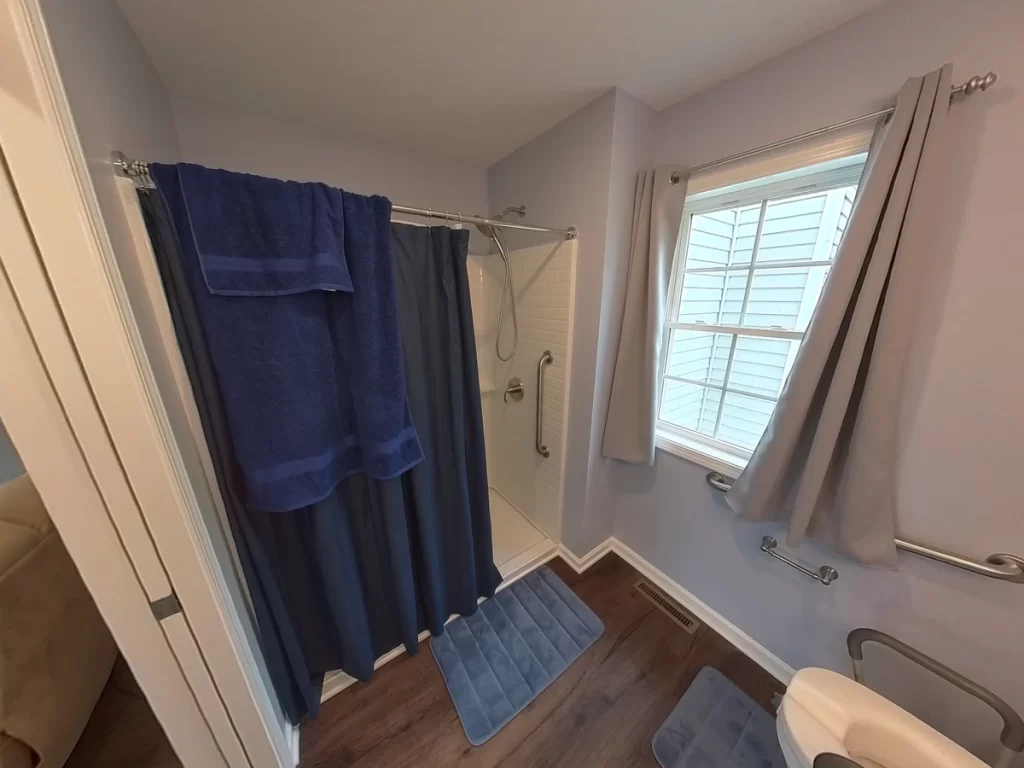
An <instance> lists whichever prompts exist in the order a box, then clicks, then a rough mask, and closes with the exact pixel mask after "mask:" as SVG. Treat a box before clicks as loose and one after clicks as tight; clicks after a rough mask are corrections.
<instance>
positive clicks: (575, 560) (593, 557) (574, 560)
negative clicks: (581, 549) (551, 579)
mask: <svg viewBox="0 0 1024 768" xmlns="http://www.w3.org/2000/svg"><path fill="white" fill-rule="evenodd" d="M614 544H615V539H614V538H608V539H605V540H604V541H603V542H601V543H600V544H598V545H597V546H596V547H594V548H593V549H592V550H590V551H589V552H587V554H585V555H584V556H583V557H576V555H574V554H573V553H572V551H571V550H570V549H568V548H567V547H566V546H565V545H564V544H559V545H558V554H559V555H561V556H562V559H563V560H565V562H566V563H568V564H569V567H570V568H572V569H573V570H574V571H576V573H583V572H584V571H585V570H587V568H589V567H590V566H592V565H593V564H594V563H596V562H597V561H598V560H600V559H601V558H602V557H604V556H605V555H607V554H608V553H609V552H611V551H612V547H613V546H614Z"/></svg>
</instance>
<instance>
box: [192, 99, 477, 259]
mask: <svg viewBox="0 0 1024 768" xmlns="http://www.w3.org/2000/svg"><path fill="white" fill-rule="evenodd" d="M174 116H175V121H176V124H177V129H178V136H179V137H180V139H181V151H182V159H183V160H186V161H187V162H190V163H199V164H201V165H207V166H211V167H213V168H227V169H229V170H233V171H244V172H246V173H256V174H260V175H263V176H272V177H275V178H282V179H295V180H297V181H323V182H326V183H328V184H334V185H336V186H339V187H343V188H345V189H347V190H350V191H352V192H359V193H361V194H367V195H370V194H375V195H385V196H386V197H388V198H390V199H391V200H392V202H394V203H398V204H399V205H409V206H414V207H420V208H434V209H436V210H438V211H440V212H441V213H442V214H443V212H444V211H445V210H450V211H453V212H454V211H461V212H462V213H467V214H480V215H486V214H487V213H488V211H489V210H490V209H489V206H488V205H487V176H486V172H485V169H484V167H483V166H482V165H481V166H475V165H472V164H468V163H466V162H464V161H452V160H447V159H445V158H437V157H430V156H427V155H424V154H423V153H421V152H413V151H407V150H403V149H399V148H397V147H394V146H391V145H387V144H381V143H379V142H375V141H372V140H369V139H365V138H361V137H357V136H352V135H349V134H345V133H342V132H339V131H325V130H324V129H321V128H316V127H311V126H307V125H304V124H301V123H299V122H296V123H289V124H284V123H281V122H278V121H275V120H273V119H268V118H266V117H262V116H255V115H247V114H243V113H239V112H235V111H224V110H223V109H220V108H217V107H215V106H211V105H207V104H202V103H198V102H191V101H184V100H175V102H174ZM412 220H413V221H419V222H421V223H422V222H425V219H412ZM440 222H441V219H438V220H437V221H436V222H435V224H437V223H440ZM470 247H471V248H472V249H473V250H474V252H483V253H486V251H487V239H486V238H484V237H483V236H482V235H480V234H479V233H477V232H476V231H475V230H474V231H473V239H472V241H471V246H470Z"/></svg>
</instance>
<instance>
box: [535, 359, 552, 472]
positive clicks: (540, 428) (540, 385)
mask: <svg viewBox="0 0 1024 768" xmlns="http://www.w3.org/2000/svg"><path fill="white" fill-rule="evenodd" d="M554 359H555V358H554V357H552V356H551V350H550V349H546V350H544V354H543V355H541V356H540V360H538V361H537V453H539V454H540V455H541V456H543V457H544V458H545V459H546V458H547V457H548V456H550V455H551V451H549V450H548V447H547V446H546V445H544V366H545V365H551V361H552V360H554Z"/></svg>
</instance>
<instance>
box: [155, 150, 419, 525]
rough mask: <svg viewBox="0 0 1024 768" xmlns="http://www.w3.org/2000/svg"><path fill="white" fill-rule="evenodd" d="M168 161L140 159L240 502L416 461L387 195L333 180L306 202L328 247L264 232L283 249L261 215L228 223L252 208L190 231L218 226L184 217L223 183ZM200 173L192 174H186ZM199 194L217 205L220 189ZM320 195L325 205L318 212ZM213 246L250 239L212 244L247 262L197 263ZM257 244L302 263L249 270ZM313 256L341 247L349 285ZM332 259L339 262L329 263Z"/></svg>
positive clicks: (303, 498)
mask: <svg viewBox="0 0 1024 768" xmlns="http://www.w3.org/2000/svg"><path fill="white" fill-rule="evenodd" d="M179 168H180V166H173V165H161V164H156V163H154V164H151V165H150V171H151V173H152V176H153V179H154V181H156V184H157V187H158V189H159V190H160V192H161V193H162V194H163V195H164V197H165V199H166V201H167V205H168V207H169V209H170V210H171V212H172V214H173V217H174V223H175V229H176V230H177V232H178V238H179V240H180V241H181V251H182V254H183V256H182V257H183V259H184V261H185V264H184V269H185V271H186V273H187V274H188V279H189V285H190V288H191V291H192V294H193V300H194V301H195V304H196V307H197V309H198V311H199V316H200V321H201V323H202V325H203V330H204V332H205V334H206V337H207V343H208V346H209V348H210V356H211V357H212V359H213V365H214V370H215V371H216V374H217V379H218V381H219V383H220V389H221V392H222V396H223V398H224V408H225V411H226V413H227V417H228V424H229V426H230V428H231V437H232V442H233V444H234V448H235V452H236V455H237V457H238V462H239V465H240V467H241V469H242V474H243V477H244V478H245V482H246V487H247V490H248V492H249V496H250V498H249V503H250V504H251V505H252V506H253V507H255V508H257V509H262V510H266V511H270V512H285V511H288V510H292V509H297V508H299V507H304V506H307V505H310V504H313V503H315V502H317V501H320V500H322V499H323V498H325V497H326V496H327V495H328V494H329V493H330V492H331V490H332V489H333V488H334V487H335V486H336V485H337V484H338V482H339V481H340V480H342V479H343V478H344V477H346V476H347V475H349V474H351V473H353V472H357V471H365V472H366V473H367V474H369V475H370V476H371V477H374V478H377V479H388V478H392V477H396V476H398V475H400V474H402V473H403V472H405V471H406V470H407V469H409V468H411V467H413V466H415V465H416V464H418V463H419V462H420V461H422V460H423V450H422V449H421V447H420V443H419V440H418V438H417V436H416V431H415V429H414V428H413V424H412V420H411V418H410V416H409V407H408V402H407V399H406V389H405V371H404V368H403V362H402V348H401V340H400V337H399V330H398V311H397V306H396V302H395V282H394V271H393V266H392V261H391V245H390V218H391V204H390V202H388V200H387V199H385V198H383V197H364V196H361V195H354V194H351V193H348V192H344V191H341V190H331V191H330V192H331V194H324V195H322V196H320V197H318V198H316V200H317V201H318V202H317V203H316V205H312V206H310V209H309V213H310V215H311V217H310V219H309V220H308V221H310V222H324V221H331V222H332V226H333V231H334V232H335V234H336V235H337V236H338V237H337V238H336V240H335V242H334V243H332V244H330V248H329V249H328V250H327V251H312V252H311V251H310V248H309V247H308V246H312V247H313V248H314V249H315V248H319V247H320V246H321V245H323V242H322V240H323V238H320V239H319V240H318V237H313V236H309V233H308V232H307V234H306V235H305V236H303V235H302V234H301V232H297V231H296V232H292V233H291V235H288V236H282V235H277V234H275V235H274V238H273V245H274V246H275V247H276V246H280V245H281V244H288V243H291V244H292V245H294V246H295V247H296V248H298V250H296V251H289V252H284V253H280V252H274V251H271V250H270V246H271V242H270V241H268V240H266V239H263V238H261V237H260V236H259V234H258V232H259V231H262V230H263V229H270V228H271V227H273V226H274V222H273V221H267V220H266V219H264V220H262V221H261V223H260V225H259V229H249V230H246V231H242V229H241V228H238V223H239V222H240V221H245V220H246V217H251V218H249V219H248V220H250V221H255V220H256V219H257V218H258V217H259V212H258V211H250V212H248V213H246V214H244V216H243V215H234V214H232V215H230V216H228V217H227V218H228V221H229V226H230V227H233V228H236V231H235V232H234V233H233V234H224V233H214V232H210V231H207V230H206V229H204V230H200V231H196V229H195V228H196V226H199V225H200V224H201V225H202V226H203V227H207V228H209V229H213V228H216V226H217V220H216V219H215V218H212V217H210V216H205V215H204V216H201V217H197V216H196V215H195V214H196V212H197V211H200V210H205V207H206V205H207V204H208V203H207V197H209V196H212V195H217V194H219V192H220V191H221V190H223V189H224V187H223V186H220V185H211V186H204V185H203V184H201V183H190V184H189V185H188V186H187V187H186V185H184V184H183V183H182V182H183V177H182V175H181V173H180V170H179ZM209 173H213V174H216V173H220V172H209V171H208V172H207V174H209ZM204 175H206V174H204ZM233 175H235V176H238V175H237V174H233ZM199 178H200V177H199V175H196V176H193V177H191V182H196V181H197V179H199ZM244 178H247V179H252V178H255V177H244ZM262 189H263V190H266V189H267V188H262ZM279 189H288V188H287V187H280V188H279ZM186 194H187V195H188V199H187V203H186ZM241 200H242V202H243V203H246V204H247V203H248V202H251V201H253V200H258V202H259V207H262V208H263V210H266V209H267V207H270V206H272V203H273V201H272V199H271V198H269V197H268V196H256V195H252V196H246V197H243V198H241ZM209 204H211V205H215V206H221V207H222V208H226V207H227V203H226V202H224V201H223V200H221V201H220V202H214V201H210V203H209ZM240 204H242V203H240ZM321 205H323V206H327V207H329V208H330V210H329V211H320V210H317V209H318V207H319V206H321ZM190 214H192V216H191V218H190ZM287 226H288V227H291V226H293V223H292V222H288V224H287ZM211 243H216V244H217V245H218V246H223V245H227V246H234V247H248V246H249V245H252V246H253V250H247V251H245V252H243V253H237V252H221V253H217V254H212V255H215V256H218V257H221V256H224V257H231V258H233V259H237V260H238V263H241V262H245V261H248V262H252V263H255V264H257V266H256V268H254V269H240V270H228V271H223V270H211V269H208V268H207V261H208V260H209V256H210V255H211V254H204V253H203V252H202V251H201V246H202V245H207V244H211ZM257 252H259V253H262V254H265V255H267V257H268V259H269V260H271V261H276V260H278V259H280V258H285V259H294V260H297V261H304V262H305V263H306V264H307V266H309V265H312V266H311V267H310V268H308V269H300V270H297V271H293V272H289V273H288V274H287V275H286V276H285V277H284V278H282V272H281V271H280V270H275V269H261V268H260V267H259V265H258V261H259V257H258V256H257V255H255V254H256V253H257ZM318 253H332V254H335V255H336V256H340V257H341V260H340V263H343V264H345V265H346V266H347V269H346V273H347V275H348V276H349V278H350V280H351V292H348V291H343V290H322V288H323V285H322V283H321V277H322V272H321V270H320V268H319V266H318V265H317V264H316V254H318ZM214 263H219V262H214ZM333 266H334V267H335V268H336V267H337V266H338V264H337V262H336V261H335V263H333ZM215 272H216V275H214V273H215ZM336 272H337V270H336ZM254 276H258V278H259V280H263V281H264V282H262V283H259V282H258V281H256V278H255V277H254ZM281 280H284V282H281ZM304 281H305V282H304ZM211 283H212V285H211ZM213 285H216V286H217V287H216V289H214V288H213ZM285 285H286V286H287V290H285V291H283V292H282V291H281V290H280V288H281V286H285ZM257 288H258V290H257ZM231 291H234V293H229V292H231Z"/></svg>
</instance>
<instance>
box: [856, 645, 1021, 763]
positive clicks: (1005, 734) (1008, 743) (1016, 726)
mask: <svg viewBox="0 0 1024 768" xmlns="http://www.w3.org/2000/svg"><path fill="white" fill-rule="evenodd" d="M864 643H879V644H881V645H884V646H886V647H887V648H891V649H892V650H894V651H896V653H898V654H900V655H901V656H903V657H905V658H907V659H910V660H911V661H912V662H914V663H915V664H918V665H920V666H922V667H924V668H925V669H927V670H928V671H929V672H931V673H932V674H933V675H938V676H939V677H941V678H942V679H943V680H945V681H946V682H947V683H951V684H953V685H955V686H956V687H957V688H959V689H960V690H961V691H963V692H964V693H967V694H970V695H971V696H973V697H974V698H976V699H979V700H981V701H983V702H985V703H986V704H988V705H989V706H990V707H992V709H994V710H995V711H996V712H997V713H998V714H999V717H1001V718H1002V720H1003V730H1002V732H1001V733H1000V734H999V741H1000V742H1002V745H1003V748H1002V751H1001V752H1000V753H999V758H998V759H997V760H996V762H995V764H994V768H1009V766H1010V764H1011V763H1012V762H1013V760H1014V758H1016V757H1017V755H1018V754H1020V753H1021V752H1024V720H1021V717H1020V715H1018V714H1017V712H1016V710H1014V709H1013V707H1011V706H1010V705H1009V704H1007V703H1006V702H1005V701H1003V700H1002V699H1001V698H999V697H998V696H996V695H995V694H994V693H992V691H990V690H989V689H988V688H983V687H982V686H980V685H978V684H977V683H976V682H974V681H973V680H968V679H967V678H966V677H964V676H963V675H961V674H960V673H959V672H957V671H956V670H953V669H950V668H949V667H947V666H946V665H945V664H943V663H942V662H939V661H936V660H935V659H933V658H932V657H931V656H927V655H925V654H923V653H921V652H920V651H919V650H917V649H916V648H912V647H910V646H909V645H907V644H906V643H904V642H902V641H900V640H897V639H896V638H895V637H893V636H892V635H887V634H885V632H879V631H878V630H877V629H869V628H867V627H861V628H860V629H855V630H853V631H852V632H851V633H850V634H849V635H847V636H846V648H847V650H848V651H849V652H850V659H851V660H852V661H853V679H854V680H856V681H857V682H858V683H860V684H861V685H864V684H865V683H864Z"/></svg>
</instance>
